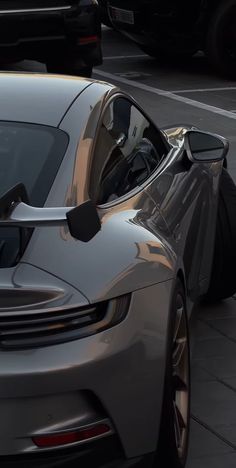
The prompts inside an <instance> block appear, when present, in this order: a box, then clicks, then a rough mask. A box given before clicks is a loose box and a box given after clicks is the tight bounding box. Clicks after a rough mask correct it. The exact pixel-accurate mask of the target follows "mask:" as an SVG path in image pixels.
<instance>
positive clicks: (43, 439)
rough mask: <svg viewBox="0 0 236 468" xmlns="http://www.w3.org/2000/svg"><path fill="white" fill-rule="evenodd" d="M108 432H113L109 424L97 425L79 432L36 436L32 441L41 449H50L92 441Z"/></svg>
mask: <svg viewBox="0 0 236 468" xmlns="http://www.w3.org/2000/svg"><path fill="white" fill-rule="evenodd" d="M108 432H111V428H110V426H108V424H97V425H96V426H91V427H88V428H85V429H81V430H78V431H72V432H62V433H57V434H47V435H43V436H35V437H32V440H33V442H34V444H35V445H37V447H39V448H49V447H57V446H60V445H67V444H74V443H76V442H81V441H86V440H90V439H93V438H94V437H99V436H102V435H105V434H108Z"/></svg>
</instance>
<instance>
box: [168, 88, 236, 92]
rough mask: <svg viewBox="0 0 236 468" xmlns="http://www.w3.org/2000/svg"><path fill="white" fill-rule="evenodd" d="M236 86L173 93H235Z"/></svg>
mask: <svg viewBox="0 0 236 468" xmlns="http://www.w3.org/2000/svg"><path fill="white" fill-rule="evenodd" d="M235 90H236V86H229V87H228V88H226V87H224V88H199V89H175V90H171V92H172V93H207V92H208V91H210V92H214V91H235Z"/></svg>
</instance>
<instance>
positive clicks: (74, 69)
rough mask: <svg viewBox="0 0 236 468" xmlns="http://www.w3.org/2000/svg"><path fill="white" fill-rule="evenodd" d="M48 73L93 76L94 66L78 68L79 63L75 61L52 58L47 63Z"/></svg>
mask: <svg viewBox="0 0 236 468" xmlns="http://www.w3.org/2000/svg"><path fill="white" fill-rule="evenodd" d="M46 67H47V71H48V73H58V74H59V75H60V74H63V75H75V76H83V77H85V78H91V76H92V71H93V69H92V67H83V68H78V66H77V64H76V63H75V62H73V61H68V62H67V61H65V62H63V61H53V60H50V61H48V62H47V63H46Z"/></svg>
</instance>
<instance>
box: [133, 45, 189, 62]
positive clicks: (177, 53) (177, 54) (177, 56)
mask: <svg viewBox="0 0 236 468" xmlns="http://www.w3.org/2000/svg"><path fill="white" fill-rule="evenodd" d="M139 47H140V49H141V50H142V51H143V52H145V54H147V55H150V57H154V58H156V59H158V60H160V61H162V62H168V61H169V60H172V61H174V62H178V61H183V60H188V59H190V58H191V57H192V56H193V55H194V54H195V53H196V52H197V50H198V49H197V47H196V46H194V45H193V44H191V43H190V44H187V46H186V45H185V46H184V45H183V44H182V45H181V44H179V45H177V47H176V44H175V45H174V44H173V43H172V41H168V42H164V43H163V44H158V46H156V47H151V46H148V45H139Z"/></svg>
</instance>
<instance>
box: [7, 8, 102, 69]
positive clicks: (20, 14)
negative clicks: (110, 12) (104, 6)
mask: <svg viewBox="0 0 236 468" xmlns="http://www.w3.org/2000/svg"><path fill="white" fill-rule="evenodd" d="M100 42H101V23H100V11H99V8H98V4H97V1H96V0H34V1H32V0H21V1H19V0H18V1H16V0H15V1H13V0H0V62H1V63H5V62H9V61H18V60H22V59H32V60H38V61H41V62H44V63H46V65H47V69H48V71H49V72H55V73H66V74H77V75H84V76H91V73H92V67H93V66H94V65H99V64H100V63H101V62H102V54H101V44H100Z"/></svg>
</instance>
